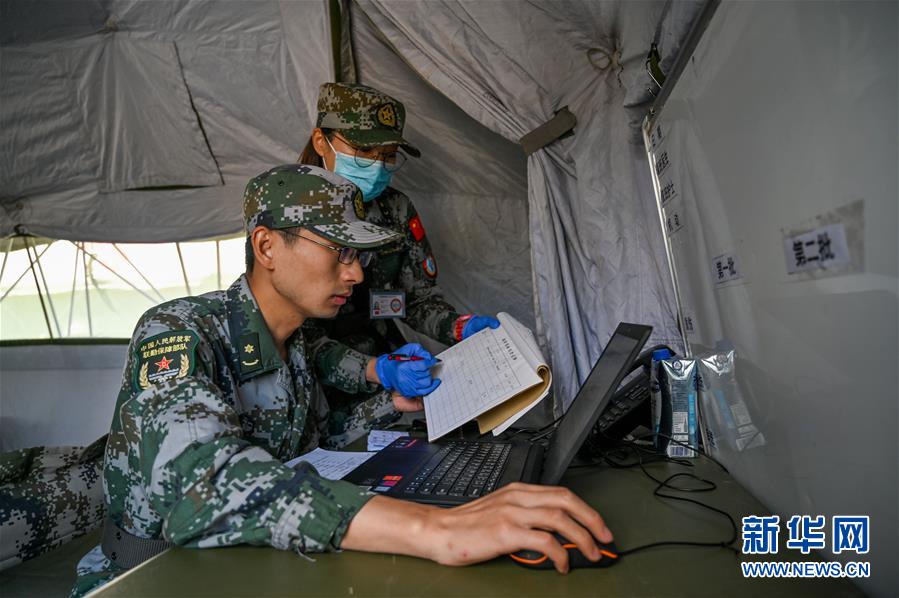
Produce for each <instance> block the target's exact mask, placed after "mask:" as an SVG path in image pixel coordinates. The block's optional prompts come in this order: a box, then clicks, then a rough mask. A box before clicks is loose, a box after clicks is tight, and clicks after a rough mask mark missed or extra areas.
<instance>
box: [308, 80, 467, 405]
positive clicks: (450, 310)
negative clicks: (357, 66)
mask: <svg viewBox="0 0 899 598" xmlns="http://www.w3.org/2000/svg"><path fill="white" fill-rule="evenodd" d="M318 111H319V112H318V120H317V122H316V126H318V127H322V128H325V129H334V130H339V132H340V135H341V136H343V137H345V138H346V139H347V140H348V141H350V142H351V143H352V144H353V145H356V146H358V147H369V146H377V145H386V144H399V145H400V146H401V147H402V148H403V149H404V150H405V151H406V152H408V153H409V154H411V155H413V156H416V157H417V156H419V155H420V152H419V151H418V149H416V148H415V147H413V146H412V145H410V144H409V142H408V141H406V140H405V139H404V138H403V137H402V131H403V126H404V124H405V118H406V111H405V108H404V107H403V105H402V103H400V102H398V101H396V100H395V99H393V98H391V97H390V96H388V95H386V94H383V93H381V92H379V91H377V90H375V89H372V88H370V87H365V86H363V85H348V84H342V83H326V84H324V85H322V87H321V90H320V92H319V100H318ZM355 208H356V215H357V216H358V217H359V218H362V219H364V220H365V221H367V222H371V223H373V224H377V225H379V226H382V227H384V228H388V229H390V230H393V231H395V232H397V233H398V234H399V235H402V238H401V239H400V240H399V241H397V242H396V243H393V244H390V245H386V246H384V247H382V248H380V249H378V250H377V253H376V256H375V259H374V260H373V261H372V263H371V264H370V265H369V266H368V268H366V269H365V281H364V282H363V283H362V284H361V285H358V286H357V287H356V288H355V289H354V291H353V296H352V298H351V300H350V301H349V302H347V304H346V305H344V306H343V307H342V308H341V310H340V313H339V314H338V316H337V318H335V319H334V320H308V321H307V322H306V324H305V325H304V328H305V330H306V336H307V339H309V342H310V344H311V345H312V347H313V349H312V350H313V359H314V363H315V373H316V377H317V378H318V379H319V381H320V382H322V384H325V385H327V386H329V387H333V388H334V389H337V390H338V391H340V392H334V391H333V390H331V389H326V392H327V393H328V397H329V399H330V400H331V402H332V407H335V408H337V409H340V408H341V407H342V406H343V405H344V404H346V401H353V400H358V399H359V398H360V397H348V396H346V395H357V394H360V393H361V394H362V395H363V398H364V395H366V394H369V393H372V392H374V391H375V390H376V389H378V388H379V387H378V386H377V385H375V384H371V383H368V382H366V380H365V366H366V364H367V363H368V361H369V360H370V359H371V358H372V356H374V355H377V354H380V353H386V352H389V351H391V350H392V349H395V348H396V347H397V346H399V345H401V344H403V342H404V341H403V339H402V336H401V335H400V332H399V330H398V329H397V328H396V326H395V324H394V323H393V322H392V321H390V320H386V319H385V320H381V319H377V320H373V319H371V318H370V317H369V313H370V312H369V300H370V299H369V292H370V291H371V290H375V291H381V290H400V291H404V292H405V294H406V316H405V318H403V322H404V323H406V324H407V325H409V326H410V327H412V328H413V329H415V330H417V331H419V332H421V333H423V334H425V335H426V336H429V337H431V338H433V339H435V340H437V341H439V342H441V343H443V344H446V345H451V344H453V343H455V342H457V341H458V340H459V339H458V336H457V335H456V334H455V331H454V325H455V323H456V320H457V319H458V318H459V316H460V314H459V313H458V312H456V310H455V308H454V307H453V306H452V305H450V304H449V303H448V302H447V301H445V300H444V298H443V294H442V292H441V290H440V288H439V287H438V286H437V280H436V279H437V264H436V261H435V259H434V254H433V252H432V250H431V245H430V243H429V242H428V239H427V238H426V236H425V231H424V227H423V226H422V223H421V220H420V219H419V217H418V213H417V212H416V211H415V207H414V206H413V205H412V202H411V201H410V200H409V198H408V197H406V196H405V195H404V194H402V193H400V192H399V191H397V190H396V189H393V188H391V187H388V188H387V189H386V190H385V191H384V192H383V193H381V195H380V196H378V197H377V198H375V199H374V200H373V201H371V202H357V203H356V205H355Z"/></svg>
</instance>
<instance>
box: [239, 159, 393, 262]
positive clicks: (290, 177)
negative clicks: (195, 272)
mask: <svg viewBox="0 0 899 598" xmlns="http://www.w3.org/2000/svg"><path fill="white" fill-rule="evenodd" d="M356 204H359V206H361V204H362V192H361V191H359V188H358V187H356V185H354V184H353V183H351V182H350V181H348V180H346V179H345V178H343V177H341V176H338V175H336V174H334V173H333V172H329V171H327V170H325V169H324V168H319V167H317V166H308V165H305V164H284V165H282V166H275V167H274V168H272V169H271V170H268V171H266V172H263V173H262V174H260V175H258V176H256V177H255V178H253V179H251V180H250V182H249V183H247V189H246V191H244V194H243V215H244V220H245V222H246V228H247V233H250V232H251V231H252V230H253V229H254V228H256V227H257V226H265V227H268V228H272V229H278V228H291V227H294V226H301V227H303V228H306V229H309V230H311V231H312V232H314V233H316V234H318V235H321V236H323V237H325V238H326V239H329V240H331V241H334V242H336V243H340V244H341V245H346V246H348V247H355V248H357V249H368V248H371V247H378V246H380V245H384V244H386V243H390V242H391V241H396V240H397V239H399V238H400V237H401V236H402V235H400V234H399V233H396V232H394V231H392V230H389V229H386V228H382V227H380V226H377V225H374V224H371V223H369V222H365V221H364V220H361V219H360V218H359V217H357V216H356V209H357V205H356Z"/></svg>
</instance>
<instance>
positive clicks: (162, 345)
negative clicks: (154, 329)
mask: <svg viewBox="0 0 899 598" xmlns="http://www.w3.org/2000/svg"><path fill="white" fill-rule="evenodd" d="M199 342H200V337H199V335H198V334H197V333H196V332H194V331H193V330H171V331H169V332H163V333H162V334H157V335H154V336H151V337H150V338H146V339H144V340H143V341H142V342H141V343H140V344H139V345H138V346H137V348H136V349H135V352H134V381H133V382H134V390H136V391H138V392H139V391H141V390H144V389H147V388H149V387H150V386H153V385H157V384H161V383H163V382H165V381H166V380H171V379H172V378H184V377H185V376H189V375H190V374H192V373H193V371H194V368H195V366H196V350H197V344H198V343H199Z"/></svg>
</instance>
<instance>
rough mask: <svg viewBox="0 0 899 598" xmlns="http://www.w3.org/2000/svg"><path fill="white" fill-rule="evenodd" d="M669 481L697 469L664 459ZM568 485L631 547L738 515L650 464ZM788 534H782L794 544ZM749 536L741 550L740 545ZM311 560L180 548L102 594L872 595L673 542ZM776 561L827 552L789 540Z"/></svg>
mask: <svg viewBox="0 0 899 598" xmlns="http://www.w3.org/2000/svg"><path fill="white" fill-rule="evenodd" d="M695 463H696V467H695V471H696V473H697V474H699V475H701V476H702V477H704V478H707V479H710V480H712V481H714V482H715V483H716V484H717V485H718V488H717V490H715V491H713V492H707V493H700V494H691V495H689V496H691V497H693V498H698V499H699V500H701V501H703V502H707V503H708V504H710V505H712V506H715V507H718V508H720V509H722V510H724V511H727V512H728V513H730V514H731V515H732V516H733V517H734V519H735V520H736V521H737V525H738V529H739V526H740V518H741V517H742V516H744V515H763V514H767V513H768V511H767V510H766V509H765V508H764V507H763V506H762V505H761V504H760V503H759V502H758V501H757V500H756V499H755V498H753V497H752V495H750V494H749V493H748V492H747V491H746V490H744V489H743V488H742V487H741V486H740V485H739V484H738V483H737V482H735V481H734V480H733V478H731V477H730V476H729V475H727V474H726V473H725V472H724V471H722V470H721V469H719V468H718V467H717V466H716V465H714V464H712V463H710V462H708V461H706V460H704V459H700V460H696V461H695ZM647 469H648V470H649V471H650V472H651V473H653V475H655V476H656V477H657V478H663V477H666V476H667V475H670V474H672V473H676V472H679V471H689V470H690V468H685V467H683V466H679V465H676V464H673V463H662V462H659V463H653V464H650V465H648V466H647ZM562 484H563V485H565V486H568V487H569V488H571V489H572V490H574V491H575V492H576V493H577V494H578V495H579V496H581V497H582V498H584V499H585V500H586V501H587V502H588V503H590V504H591V505H593V506H595V507H596V508H597V509H598V510H599V512H600V513H601V514H602V515H603V517H604V518H605V519H606V522H607V523H608V525H609V527H610V528H611V529H612V531H613V533H614V534H615V540H616V543H617V544H618V546H619V548H620V549H621V550H625V549H628V548H631V547H634V546H638V545H642V544H647V543H650V542H654V541H661V540H695V541H721V540H723V539H725V538H727V536H728V534H729V530H730V527H729V524H728V523H727V522H726V520H725V519H724V518H723V517H721V516H720V515H716V514H714V513H711V512H709V511H707V510H705V509H701V508H699V507H696V506H695V505H690V504H687V503H681V502H677V501H665V500H662V499H659V498H657V497H655V496H653V490H654V488H655V484H654V483H653V482H652V481H651V480H649V479H648V478H647V477H646V476H645V475H644V474H643V473H642V472H641V471H640V470H639V469H638V468H635V469H614V468H610V467H608V466H600V467H583V468H572V469H569V471H568V473H567V474H566V476H565V477H564V478H563V480H562ZM784 535H785V534H783V533H781V534H780V537H781V543H783V541H784ZM739 548H740V546H739V539H738V544H737V549H739ZM313 556H314V559H315V562H310V561H307V560H305V559H303V558H302V557H300V556H297V555H296V554H293V553H290V552H286V551H279V550H275V549H273V548H264V547H251V546H241V547H233V548H219V549H209V550H196V549H183V548H174V549H171V550H169V551H167V552H165V553H163V554H161V555H159V556H157V557H156V558H154V559H151V560H149V561H147V562H145V563H143V564H142V565H140V566H138V567H136V568H134V569H133V570H131V571H129V572H128V573H126V574H125V575H123V576H121V577H119V578H118V579H116V580H115V581H113V582H112V583H110V584H107V585H106V586H105V587H104V588H101V589H100V590H99V591H98V592H97V593H95V594H93V596H100V597H103V598H106V597H111V596H287V595H296V596H597V595H603V596H691V597H692V596H729V595H742V596H746V595H758V596H862V595H863V594H862V592H861V591H860V590H858V589H857V588H856V587H855V586H854V585H852V584H851V583H850V582H849V581H847V580H844V579H745V578H744V577H743V576H742V572H741V569H740V566H739V562H740V561H741V560H744V559H749V558H751V559H753V560H761V558H760V557H743V556H736V555H735V554H734V553H733V552H731V551H729V550H726V549H722V548H701V547H699V548H694V547H681V546H675V547H661V548H654V549H650V550H647V551H644V552H639V553H636V554H633V555H629V556H626V557H623V558H622V559H621V560H620V562H618V563H617V564H616V565H614V566H613V567H609V568H605V569H577V570H574V571H571V572H570V573H569V574H568V575H559V574H558V573H556V572H555V571H542V570H541V571H534V570H528V569H523V568H521V567H519V566H517V565H515V564H514V563H513V562H512V561H511V560H510V559H509V558H506V557H503V558H499V559H495V560H493V561H490V562H487V563H481V564H478V565H472V566H468V567H446V566H442V565H438V564H436V563H433V562H430V561H426V560H422V559H416V558H412V557H405V556H394V555H389V554H371V553H360V552H350V551H347V552H343V553H330V554H320V555H313ZM768 558H769V560H779V561H803V560H815V559H817V557H816V556H814V555H811V556H807V557H803V555H802V553H801V552H799V551H797V550H786V549H785V548H784V547H783V545H781V548H780V551H779V553H778V554H777V555H771V556H770V557H768Z"/></svg>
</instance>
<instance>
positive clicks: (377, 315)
mask: <svg viewBox="0 0 899 598" xmlns="http://www.w3.org/2000/svg"><path fill="white" fill-rule="evenodd" d="M369 296H370V298H371V301H370V304H371V307H370V309H369V315H370V316H371V318H372V319H373V320H376V319H383V318H405V317H406V293H405V292H404V291H370V293H369Z"/></svg>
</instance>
